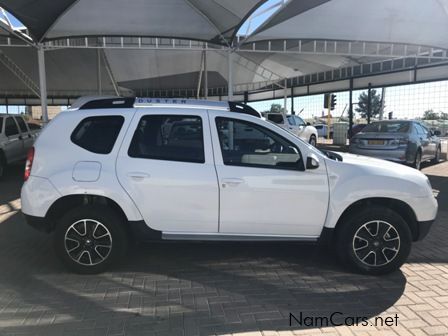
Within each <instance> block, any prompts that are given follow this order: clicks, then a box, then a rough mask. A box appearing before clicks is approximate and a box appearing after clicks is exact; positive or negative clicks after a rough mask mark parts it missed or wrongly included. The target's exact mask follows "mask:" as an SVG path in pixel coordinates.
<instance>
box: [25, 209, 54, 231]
mask: <svg viewBox="0 0 448 336" xmlns="http://www.w3.org/2000/svg"><path fill="white" fill-rule="evenodd" d="M23 215H24V216H25V220H26V222H27V223H28V225H29V226H31V227H32V228H34V229H36V230H38V231H42V232H47V233H48V232H51V231H53V226H52V225H51V224H50V223H48V221H47V220H46V219H45V217H37V216H30V215H26V214H23Z"/></svg>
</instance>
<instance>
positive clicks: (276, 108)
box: [269, 104, 284, 113]
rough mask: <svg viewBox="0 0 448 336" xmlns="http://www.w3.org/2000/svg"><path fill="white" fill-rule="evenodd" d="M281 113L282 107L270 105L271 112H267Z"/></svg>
mask: <svg viewBox="0 0 448 336" xmlns="http://www.w3.org/2000/svg"><path fill="white" fill-rule="evenodd" d="M283 111H284V109H283V106H282V105H280V104H272V105H271V110H270V111H269V112H271V113H281V112H283Z"/></svg>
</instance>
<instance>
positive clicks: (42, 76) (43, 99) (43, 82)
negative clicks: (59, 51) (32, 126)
mask: <svg viewBox="0 0 448 336" xmlns="http://www.w3.org/2000/svg"><path fill="white" fill-rule="evenodd" d="M37 61H38V66H39V84H40V85H39V87H40V103H41V105H40V106H41V108H42V122H43V123H44V125H46V124H47V123H48V109H47V76H46V73H45V50H44V48H43V47H42V46H38V48H37Z"/></svg>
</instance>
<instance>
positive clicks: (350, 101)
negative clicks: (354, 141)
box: [348, 78, 353, 138]
mask: <svg viewBox="0 0 448 336" xmlns="http://www.w3.org/2000/svg"><path fill="white" fill-rule="evenodd" d="M348 104H349V109H348V137H349V138H351V137H352V128H353V78H350V91H349V101H348Z"/></svg>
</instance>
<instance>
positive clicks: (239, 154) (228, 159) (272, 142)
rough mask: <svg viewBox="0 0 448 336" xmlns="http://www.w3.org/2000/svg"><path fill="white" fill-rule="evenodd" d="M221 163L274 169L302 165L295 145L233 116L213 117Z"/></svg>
mask: <svg viewBox="0 0 448 336" xmlns="http://www.w3.org/2000/svg"><path fill="white" fill-rule="evenodd" d="M216 127H217V129H218V135H219V142H220V145H221V151H222V158H223V162H224V164H225V165H231V166H248V167H259V168H276V169H293V170H299V169H302V168H303V167H302V162H301V157H300V152H299V150H298V149H297V147H296V146H295V145H294V144H292V143H291V142H289V141H288V140H286V139H284V138H282V137H281V136H279V135H277V134H276V133H274V132H272V131H271V130H268V129H266V128H264V127H261V126H259V125H256V124H253V123H250V122H246V121H242V120H236V119H228V118H216Z"/></svg>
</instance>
